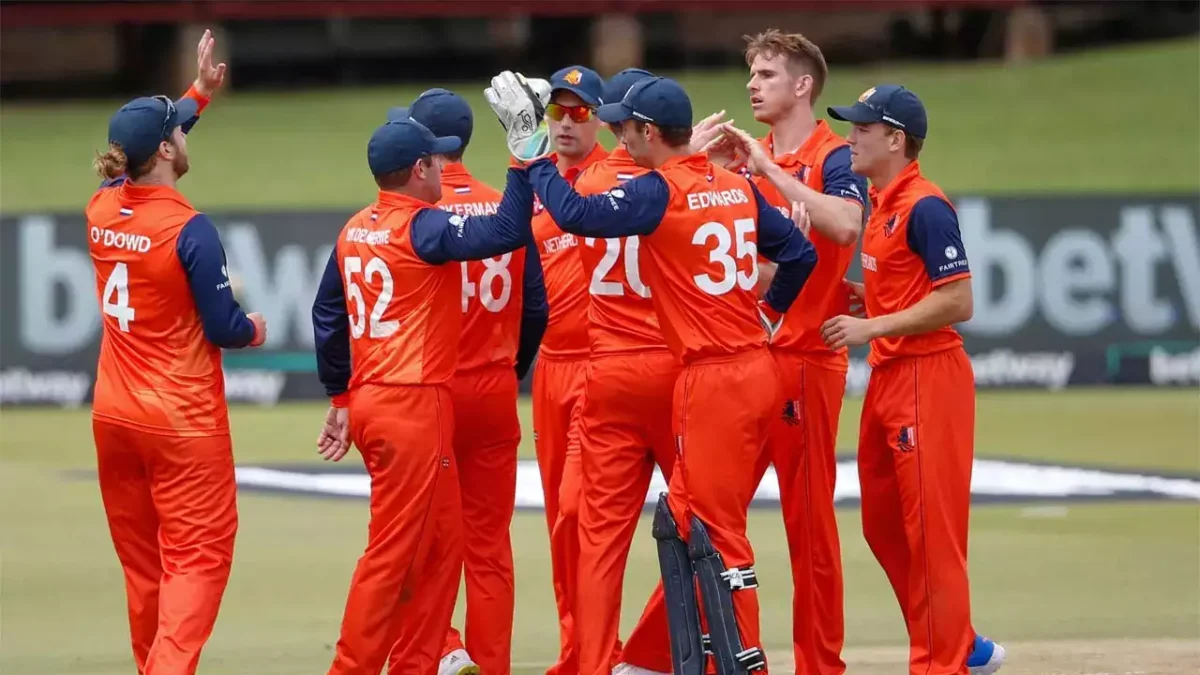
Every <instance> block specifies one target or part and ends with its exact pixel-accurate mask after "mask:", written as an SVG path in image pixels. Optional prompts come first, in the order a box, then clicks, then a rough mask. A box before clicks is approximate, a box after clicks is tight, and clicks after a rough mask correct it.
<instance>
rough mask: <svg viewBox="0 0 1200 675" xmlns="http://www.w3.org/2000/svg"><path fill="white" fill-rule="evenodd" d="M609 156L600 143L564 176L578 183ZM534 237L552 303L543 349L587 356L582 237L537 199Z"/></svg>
mask: <svg viewBox="0 0 1200 675" xmlns="http://www.w3.org/2000/svg"><path fill="white" fill-rule="evenodd" d="M607 156H608V151H607V150H605V149H604V148H603V147H602V146H601V145H600V144H599V143H597V144H596V147H594V148H593V149H592V151H591V152H590V153H589V154H588V155H587V157H585V158H584V160H583V162H582V163H580V164H579V165H578V166H573V167H571V168H570V169H567V171H566V172H565V173H564V174H563V177H564V178H566V180H567V182H569V183H572V184H574V182H575V180H576V179H577V178H578V177H579V175H580V173H581V172H583V170H584V169H586V168H588V167H589V166H591V165H592V164H595V163H596V162H599V161H600V160H602V159H604V158H605V157H607ZM551 159H552V160H553V157H552V158H551ZM533 238H534V241H535V242H536V243H537V247H538V251H539V252H540V254H541V256H542V273H543V274H544V275H545V279H546V301H547V302H548V303H549V305H550V319H549V323H548V324H547V326H546V333H545V335H543V336H542V346H541V351H540V353H541V354H543V355H546V356H550V357H556V358H581V357H584V356H587V354H588V329H587V314H588V296H587V284H588V277H586V276H584V273H583V264H582V261H581V260H580V257H579V255H578V252H577V251H576V250H575V249H576V248H577V247H578V246H579V244H580V242H579V238H578V237H576V236H575V235H573V234H570V233H567V232H563V231H562V230H561V229H559V227H558V225H557V224H556V223H555V222H554V219H553V218H551V217H550V214H549V213H547V212H546V210H545V208H544V207H543V206H542V203H541V201H535V202H534V207H533Z"/></svg>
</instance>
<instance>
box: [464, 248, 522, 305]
mask: <svg viewBox="0 0 1200 675" xmlns="http://www.w3.org/2000/svg"><path fill="white" fill-rule="evenodd" d="M512 257H513V254H512V253H511V252H509V253H505V254H504V255H502V256H499V257H496V258H484V259H483V260H482V261H481V262H482V263H483V274H482V275H481V276H480V277H479V284H478V285H476V284H475V282H473V281H471V279H470V277H469V275H468V272H467V263H462V311H463V313H466V311H467V310H468V309H470V307H471V298H473V297H475V296H476V295H477V294H478V295H479V304H481V305H483V308H484V309H486V310H487V311H489V312H492V313H493V314H494V313H496V312H499V311H500V310H502V309H504V308H505V307H507V306H508V300H509V298H511V297H512V287H513V278H512V273H511V272H509V271H508V264H509V263H510V262H512ZM497 280H499V281H500V294H499V295H496V289H495V284H496V281H497Z"/></svg>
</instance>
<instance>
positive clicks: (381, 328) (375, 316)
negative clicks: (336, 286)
mask: <svg viewBox="0 0 1200 675" xmlns="http://www.w3.org/2000/svg"><path fill="white" fill-rule="evenodd" d="M356 274H362V275H363V279H364V281H365V282H366V283H367V284H369V285H374V280H375V277H379V279H380V289H379V295H378V296H377V297H376V298H375V306H374V307H372V308H371V316H370V319H369V321H370V324H371V328H370V331H371V338H372V339H376V340H378V339H382V338H385V337H388V336H389V335H391V334H392V333H395V332H396V331H398V330H400V321H399V320H397V319H389V320H387V321H384V319H383V314H384V312H386V311H387V307H388V305H389V304H390V303H391V302H392V292H393V290H394V284H393V282H392V273H391V271H390V270H388V268H387V264H386V263H384V262H383V260H381V259H380V258H371V259H370V260H368V261H367V265H366V267H365V268H364V267H363V261H362V258H360V257H358V256H352V257H347V258H346V260H345V261H344V262H343V270H342V277H343V279H345V282H346V301H347V302H349V301H351V300H353V301H354V307H355V310H354V312H353V313H352V314H350V334H351V335H353V336H354V338H355V339H358V338H361V337H362V336H363V335H365V334H366V332H367V323H368V317H367V315H366V313H367V302H366V300H365V299H364V298H363V293H362V289H361V288H359V286H358V283H356V282H355V280H354V275H356Z"/></svg>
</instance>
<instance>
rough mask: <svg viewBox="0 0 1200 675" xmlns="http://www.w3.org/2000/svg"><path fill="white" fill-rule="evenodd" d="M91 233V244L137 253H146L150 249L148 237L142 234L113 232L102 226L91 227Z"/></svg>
mask: <svg viewBox="0 0 1200 675" xmlns="http://www.w3.org/2000/svg"><path fill="white" fill-rule="evenodd" d="M91 234H92V243H93V244H100V245H101V246H106V247H108V248H119V249H124V250H126V251H135V252H137V253H146V252H147V251H149V250H150V237H147V236H146V235H144V234H130V233H128V232H113V231H112V230H108V229H105V228H102V227H93V228H92V230H91Z"/></svg>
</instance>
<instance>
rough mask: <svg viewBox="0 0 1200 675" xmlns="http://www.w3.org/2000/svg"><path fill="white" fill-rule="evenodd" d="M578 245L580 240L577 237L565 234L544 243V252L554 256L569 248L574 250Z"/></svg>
mask: <svg viewBox="0 0 1200 675" xmlns="http://www.w3.org/2000/svg"><path fill="white" fill-rule="evenodd" d="M578 245H579V239H578V238H576V237H575V235H573V234H571V233H569V232H564V233H563V234H562V235H560V236H558V237H550V238H549V239H547V240H546V241H544V242H542V250H544V251H545V252H546V253H548V254H552V253H558V252H559V251H565V250H566V249H568V248H573V247H575V246H578Z"/></svg>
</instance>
